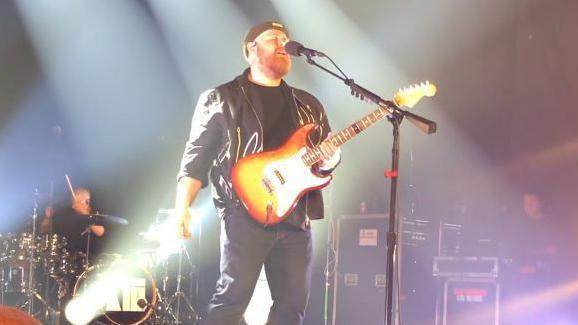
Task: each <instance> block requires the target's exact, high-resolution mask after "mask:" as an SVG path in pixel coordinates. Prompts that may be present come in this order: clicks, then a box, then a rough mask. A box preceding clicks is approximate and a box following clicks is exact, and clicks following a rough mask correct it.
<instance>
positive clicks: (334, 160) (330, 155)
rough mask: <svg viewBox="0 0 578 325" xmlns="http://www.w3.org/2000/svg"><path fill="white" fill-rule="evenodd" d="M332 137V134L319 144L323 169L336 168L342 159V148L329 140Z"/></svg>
mask: <svg viewBox="0 0 578 325" xmlns="http://www.w3.org/2000/svg"><path fill="white" fill-rule="evenodd" d="M330 137H331V135H329V136H328V137H327V139H325V140H323V142H322V143H321V144H320V145H319V151H320V152H321V163H320V165H319V167H320V168H321V169H322V170H330V169H333V168H335V166H337V164H338V163H339V161H340V160H341V149H340V148H339V147H336V146H335V145H334V144H333V143H331V141H329V138H330Z"/></svg>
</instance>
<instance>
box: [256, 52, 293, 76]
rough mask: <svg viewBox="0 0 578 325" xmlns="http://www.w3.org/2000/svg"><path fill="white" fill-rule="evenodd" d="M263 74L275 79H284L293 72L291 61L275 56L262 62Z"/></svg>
mask: <svg viewBox="0 0 578 325" xmlns="http://www.w3.org/2000/svg"><path fill="white" fill-rule="evenodd" d="M260 61H261V62H260V63H261V66H262V67H263V72H265V73H266V74H268V75H269V77H273V78H282V77H283V76H285V75H286V74H287V73H289V70H291V60H290V59H289V58H288V57H285V56H278V55H274V56H272V57H267V58H263V59H262V60H260Z"/></svg>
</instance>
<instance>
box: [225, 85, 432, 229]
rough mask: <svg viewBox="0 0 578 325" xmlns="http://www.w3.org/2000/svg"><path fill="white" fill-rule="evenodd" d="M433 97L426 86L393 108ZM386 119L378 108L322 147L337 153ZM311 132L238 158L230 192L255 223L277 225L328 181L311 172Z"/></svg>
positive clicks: (407, 92)
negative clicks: (353, 139)
mask: <svg viewBox="0 0 578 325" xmlns="http://www.w3.org/2000/svg"><path fill="white" fill-rule="evenodd" d="M435 93H436V86H435V85H433V84H431V83H429V82H428V81H426V82H425V83H421V84H419V85H412V86H410V87H407V88H405V89H400V90H399V91H398V92H397V93H396V95H395V96H394V103H395V105H396V106H397V107H402V106H406V107H413V106H414V105H415V104H417V103H418V102H419V101H420V100H421V98H423V97H424V96H427V97H431V96H433V95H435ZM389 114H390V111H389V109H387V108H382V107H380V108H378V109H376V110H375V111H373V112H371V113H370V114H368V115H366V116H365V117H363V118H362V119H360V120H358V121H357V122H355V123H353V124H351V125H350V126H349V127H347V128H345V129H343V130H342V131H340V132H338V133H336V134H333V135H331V136H330V137H329V138H327V139H325V140H324V141H331V142H332V144H333V145H335V146H336V147H339V146H341V145H342V144H343V143H345V142H347V141H348V140H350V139H351V138H353V137H354V136H356V135H357V134H359V133H360V132H361V131H363V130H365V129H367V128H368V127H369V126H371V125H372V124H374V123H375V122H377V121H379V120H381V119H383V118H384V117H387V116H388V115H389ZM315 127H316V125H315V124H307V125H304V126H302V127H300V128H299V129H298V130H297V131H295V132H294V133H293V134H292V135H291V136H290V137H289V139H288V140H287V141H286V142H285V143H284V144H283V145H282V146H280V147H279V148H277V149H275V150H272V151H266V152H259V153H255V154H251V155H248V156H246V157H243V158H241V159H240V160H239V161H237V163H236V164H235V166H234V167H233V170H232V172H231V180H232V183H233V190H234V191H235V193H236V194H237V196H238V197H239V199H240V200H241V202H243V204H244V205H245V208H247V211H248V212H249V215H250V216H251V218H253V219H254V220H255V221H257V222H258V223H260V224H263V225H265V226H269V225H274V224H277V223H279V222H282V221H283V220H284V219H285V218H287V217H288V216H289V215H290V213H291V212H292V211H293V209H295V206H296V203H297V202H298V201H299V199H300V198H301V197H302V196H303V195H305V194H306V193H307V192H309V191H312V190H316V189H321V188H323V187H325V186H327V185H328V184H329V182H330V181H331V179H332V176H331V175H325V176H323V175H318V174H316V173H314V172H313V168H312V167H313V165H314V164H316V163H318V162H319V161H321V152H320V149H319V147H318V146H315V147H312V148H310V147H308V146H307V144H306V139H307V135H308V134H309V133H310V132H311V131H312V130H313V129H314V128H315Z"/></svg>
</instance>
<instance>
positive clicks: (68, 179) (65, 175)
mask: <svg viewBox="0 0 578 325" xmlns="http://www.w3.org/2000/svg"><path fill="white" fill-rule="evenodd" d="M64 178H66V183H68V188H69V189H70V193H71V194H72V197H73V198H74V201H76V200H77V199H76V194H74V189H73V188H72V183H71V182H70V177H68V174H64Z"/></svg>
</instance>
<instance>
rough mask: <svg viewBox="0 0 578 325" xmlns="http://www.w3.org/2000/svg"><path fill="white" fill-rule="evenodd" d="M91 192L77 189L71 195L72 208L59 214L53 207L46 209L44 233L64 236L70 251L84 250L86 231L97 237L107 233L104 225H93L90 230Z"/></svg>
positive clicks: (43, 223)
mask: <svg viewBox="0 0 578 325" xmlns="http://www.w3.org/2000/svg"><path fill="white" fill-rule="evenodd" d="M90 197H91V196H90V191H89V190H87V189H86V188H82V187H77V188H75V189H74V193H73V194H72V195H71V200H70V206H69V207H66V208H65V209H62V210H63V211H60V212H58V213H55V212H54V209H53V208H52V207H48V208H46V209H45V217H44V220H43V221H42V225H41V230H42V233H54V234H58V235H61V236H64V237H66V238H67V240H68V244H69V249H73V250H80V251H81V250H83V249H84V248H85V245H86V237H85V236H84V233H85V230H89V229H90V232H91V233H92V234H94V235H95V236H96V237H102V236H104V233H105V228H104V226H103V225H96V224H93V225H91V226H90V227H89V228H88V225H89V221H90V220H89V217H90V214H91V213H92V207H91V205H90Z"/></svg>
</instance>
